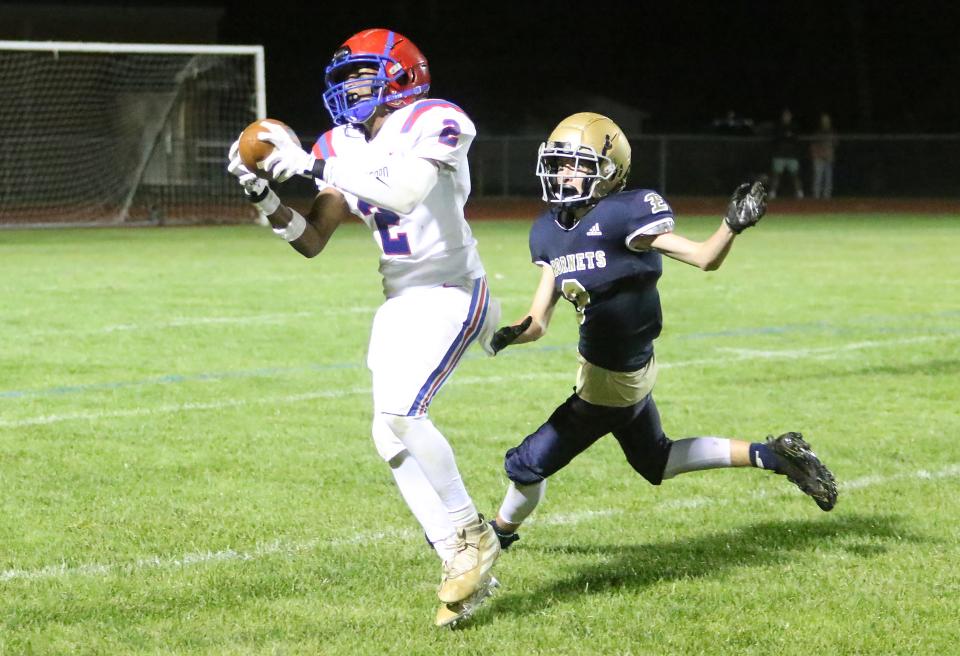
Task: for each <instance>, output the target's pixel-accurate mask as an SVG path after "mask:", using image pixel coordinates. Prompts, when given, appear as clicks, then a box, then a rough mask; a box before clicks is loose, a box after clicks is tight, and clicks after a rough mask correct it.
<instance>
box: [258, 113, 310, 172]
mask: <svg viewBox="0 0 960 656" xmlns="http://www.w3.org/2000/svg"><path fill="white" fill-rule="evenodd" d="M260 125H261V126H263V132H260V133H258V134H257V137H258V138H259V139H260V140H262V141H266V142H268V143H272V144H273V152H272V153H270V154H269V155H268V156H267V157H266V159H264V160H263V162H262V164H261V168H263V170H265V171H267V172H268V173H269V174H270V177H271V178H273V179H274V180H276V181H277V182H286V181H287V180H289V179H290V178H292V177H293V176H295V175H302V176H304V177H312V174H311V170H312V169H313V164H314V162H316V161H317V158H316V157H314V156H313V155H311V154H310V153H308V152H305V151H304V150H303V149H302V148H301V147H300V144H298V143H297V142H295V141H294V140H293V137H291V136H290V133H288V132H287V131H286V129H284V128H283V127H282V126H280V125H277V124H276V123H271V122H269V121H262V122H261V123H260Z"/></svg>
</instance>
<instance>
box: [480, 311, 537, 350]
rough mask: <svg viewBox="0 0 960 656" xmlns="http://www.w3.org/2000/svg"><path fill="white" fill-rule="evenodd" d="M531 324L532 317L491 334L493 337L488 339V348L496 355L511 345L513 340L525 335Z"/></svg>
mask: <svg viewBox="0 0 960 656" xmlns="http://www.w3.org/2000/svg"><path fill="white" fill-rule="evenodd" d="M531 323H533V317H527V318H526V319H524V320H523V321H521V322H520V323H518V324H517V325H515V326H504V327H503V328H500V329H498V330H497V332H495V333H493V337H491V338H490V348H491V349H493V354H494V355H496V354H497V353H499V352H500V351H502V350H503V349H505V348H507V347H508V346H510V345H511V344H513V340H515V339H516V338H517V337H519V336H520V335H522V334H523V333H525V332H526V331H527V328H529V327H530V324H531Z"/></svg>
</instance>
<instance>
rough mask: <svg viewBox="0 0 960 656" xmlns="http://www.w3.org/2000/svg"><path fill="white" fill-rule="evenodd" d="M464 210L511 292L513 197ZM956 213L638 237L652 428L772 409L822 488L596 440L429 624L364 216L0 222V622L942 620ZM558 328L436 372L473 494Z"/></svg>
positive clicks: (55, 647)
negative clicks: (649, 332)
mask: <svg viewBox="0 0 960 656" xmlns="http://www.w3.org/2000/svg"><path fill="white" fill-rule="evenodd" d="M715 225H716V220H715V219H710V220H707V219H697V218H683V219H681V221H680V223H679V226H678V231H679V232H680V233H681V234H686V235H688V236H691V237H695V238H701V237H705V236H706V235H707V234H709V232H710V231H711V230H712V229H713V227H715ZM474 229H475V233H476V235H477V237H478V239H479V241H480V250H481V254H482V256H483V259H484V262H485V265H486V268H487V271H488V275H489V279H490V283H491V287H492V289H493V292H494V293H495V294H496V295H498V296H500V297H502V298H503V301H504V312H505V316H506V317H507V318H514V317H517V318H519V317H520V316H521V315H522V313H523V312H524V310H525V309H526V306H527V302H528V299H529V295H530V294H531V293H532V291H533V288H534V287H535V285H536V282H537V279H538V273H537V271H536V270H535V267H534V266H533V265H531V264H530V263H529V258H528V254H527V250H526V242H527V240H526V231H527V224H526V223H524V222H503V223H499V222H481V223H477V224H475V226H474ZM958 243H960V224H958V217H947V216H942V217H907V216H898V217H891V216H884V217H865V216H849V217H847V216H829V217H826V216H825V217H815V216H791V217H783V218H780V217H776V216H775V215H774V216H770V217H768V218H767V219H765V221H764V223H763V224H762V225H761V226H760V227H759V228H757V229H755V230H751V231H749V232H747V233H745V234H744V235H743V236H742V237H741V238H739V239H738V240H737V243H736V244H735V247H734V249H733V251H732V253H731V255H730V257H729V259H728V261H727V263H726V264H725V265H724V266H723V268H722V269H721V270H719V271H717V272H714V273H703V272H701V271H698V270H696V269H693V268H692V267H687V266H685V265H682V264H679V263H676V262H670V261H668V262H666V263H665V272H664V277H663V279H662V281H661V284H660V289H661V294H662V298H663V309H664V319H665V328H664V332H663V335H662V336H661V338H660V339H659V340H658V342H657V353H658V359H659V362H660V364H661V367H662V369H661V373H660V379H659V381H658V385H657V390H656V396H657V402H658V405H659V408H660V411H661V414H662V418H663V422H664V427H665V429H666V431H667V433H668V434H669V435H671V436H674V437H683V436H688V435H727V436H734V437H742V438H746V439H759V438H762V437H764V436H765V435H766V434H767V433H771V432H779V431H783V430H800V431H802V432H803V433H804V434H805V435H806V436H807V437H808V439H809V440H810V441H811V443H812V444H813V445H814V447H815V448H816V450H817V452H818V453H819V454H820V455H821V456H822V457H823V458H824V460H825V461H826V462H827V463H828V464H829V465H830V466H831V467H832V469H833V470H834V472H835V473H836V476H837V478H838V480H839V481H840V490H841V492H840V500H839V503H838V506H837V508H836V509H835V510H834V511H833V512H832V513H829V514H827V513H823V512H821V511H820V510H818V509H817V507H816V506H815V505H814V503H813V502H812V501H811V500H810V499H808V498H806V497H804V496H803V495H802V494H800V492H799V491H797V490H796V489H795V488H793V487H792V486H790V485H789V484H788V483H787V482H786V481H785V480H784V479H782V478H779V477H776V476H772V475H767V474H765V473H764V472H760V471H756V470H737V471H734V470H725V471H711V472H703V473H698V474H691V475H688V476H684V477H680V478H678V479H674V480H672V481H669V482H667V483H666V484H664V485H663V486H662V487H659V488H654V487H651V486H649V485H647V484H646V483H645V482H644V481H643V480H642V479H640V478H639V477H637V476H636V475H635V474H633V473H632V470H631V469H630V468H629V466H628V465H627V464H626V463H625V462H624V461H623V458H622V456H621V455H620V453H619V451H618V449H617V448H616V445H615V442H614V441H613V440H610V439H607V440H602V441H601V442H600V443H598V444H597V445H596V446H595V447H594V448H593V449H591V450H590V451H588V452H587V453H585V454H584V455H583V456H582V457H581V458H579V459H578V460H576V461H575V462H574V463H573V464H572V465H571V466H570V467H569V468H568V469H566V470H564V471H562V472H560V473H559V474H558V475H556V476H555V477H554V478H553V479H552V480H551V482H550V486H549V492H548V495H547V499H546V500H545V501H544V503H543V504H542V506H541V507H540V508H539V509H538V511H537V514H536V515H535V517H534V519H533V521H532V522H531V523H530V524H529V525H528V526H526V527H524V531H523V539H522V540H521V541H520V542H519V543H518V544H517V545H516V546H515V548H514V549H513V550H511V551H510V552H509V553H507V554H505V556H504V557H503V559H502V560H501V562H500V564H499V566H498V572H499V574H498V575H499V577H500V579H501V581H502V583H503V589H502V591H501V592H500V594H499V595H498V596H497V597H495V598H494V599H493V600H492V601H491V602H490V603H489V604H488V606H487V607H485V608H484V609H483V610H482V612H481V613H480V614H478V616H477V617H476V618H474V620H473V621H472V622H471V623H470V624H469V625H468V626H466V627H464V628H463V629H461V630H458V631H454V632H451V631H447V630H444V631H439V630H436V629H434V628H433V627H432V620H433V614H434V612H435V609H436V597H435V594H434V591H435V586H436V583H437V581H438V578H439V564H438V562H437V561H436V559H435V557H434V556H433V555H432V554H431V553H430V552H429V551H428V550H427V548H426V547H425V545H424V542H423V537H422V535H421V534H420V532H419V531H418V529H417V527H416V524H415V522H414V520H413V519H412V517H411V516H410V515H409V512H408V511H407V510H406V508H405V506H404V505H403V503H402V501H401V500H400V498H399V495H398V494H397V492H396V491H395V489H394V487H393V483H392V478H391V476H390V474H389V471H388V470H387V468H386V466H385V465H384V463H383V462H382V461H380V460H379V459H378V457H377V455H376V452H375V450H374V448H373V445H372V442H371V440H370V437H369V431H368V424H369V414H370V398H369V377H368V373H367V371H366V369H365V368H364V355H365V349H366V339H367V336H368V333H369V324H370V320H371V317H372V315H373V311H374V309H375V308H376V306H377V305H378V303H379V302H380V299H381V294H380V282H379V276H378V274H377V272H376V251H375V246H374V244H373V242H372V240H371V239H370V236H369V234H368V233H367V232H366V231H365V230H364V229H362V228H361V227H358V226H349V227H345V228H344V229H342V230H341V231H340V232H339V233H338V234H337V235H335V236H334V238H333V241H332V242H331V245H330V248H329V251H328V252H326V253H323V254H321V255H320V256H319V257H318V258H316V259H314V260H305V259H303V258H301V257H300V256H298V255H296V254H295V253H294V252H293V251H291V250H290V249H289V247H287V246H286V245H285V244H284V243H283V242H282V241H280V240H278V239H277V238H275V237H273V236H272V235H271V234H270V233H269V231H267V230H265V229H263V228H256V227H218V228H184V229H173V228H170V229H143V230H133V229H128V230H56V231H5V232H0V344H2V347H0V381H2V382H0V654H3V655H7V654H11V655H13V654H17V655H19V654H64V653H71V654H160V653H162V654H383V653H390V654H474V653H490V654H504V655H507V654H667V653H669V654H947V653H954V652H955V651H956V649H957V647H956V640H957V635H958V632H960V621H958V619H957V618H958V617H960V567H958V566H957V563H958V561H960V548H958V529H957V526H960V507H958V504H957V503H956V501H955V499H956V497H957V495H958V494H960V446H958V442H957V436H958V434H960V410H958V408H960V377H958V374H960V357H958V355H960V302H958V301H960V258H958V257H957V244H958ZM575 344H576V326H575V323H574V319H573V312H572V309H571V308H569V307H567V306H566V304H564V305H563V306H562V307H560V308H558V312H557V314H556V316H555V320H554V324H553V326H552V327H551V332H550V334H549V335H547V337H545V338H544V339H543V340H541V341H540V342H537V343H535V344H531V345H527V346H521V347H516V348H511V349H508V350H507V351H506V352H504V353H503V354H502V355H501V356H498V357H497V358H495V359H489V358H486V357H483V356H482V354H481V353H480V352H479V349H472V350H471V352H470V353H469V354H468V356H467V357H466V358H465V360H464V361H463V363H462V365H461V367H460V369H459V371H458V372H457V373H456V374H455V375H454V377H453V378H452V379H451V381H450V383H449V384H448V385H447V387H446V388H445V389H444V390H443V392H441V394H439V395H438V397H437V400H436V402H435V403H434V406H433V408H432V411H431V414H432V416H433V418H434V421H435V423H436V424H437V425H438V427H439V428H440V429H441V430H443V431H444V432H445V433H446V434H447V436H448V437H449V438H450V440H451V442H452V443H453V445H454V448H455V450H456V453H457V456H458V460H459V463H460V467H461V471H462V473H463V475H464V477H465V480H466V482H467V485H468V488H469V490H470V491H471V493H472V495H473V497H474V499H475V501H476V502H477V504H478V506H479V507H480V508H481V509H482V510H483V511H484V512H487V513H492V512H495V510H496V508H497V506H498V505H499V501H500V498H501V496H502V493H503V489H504V485H505V477H504V474H503V472H502V456H503V452H504V451H505V450H506V449H507V448H509V447H510V446H512V445H514V444H515V443H516V442H517V441H519V439H520V438H522V437H523V436H524V435H525V434H526V433H527V432H529V431H531V430H533V429H534V428H535V427H536V426H537V425H539V423H540V422H542V421H543V420H544V419H545V418H546V417H547V415H548V414H549V413H550V411H551V410H552V409H553V408H554V407H555V405H556V404H557V403H559V402H560V401H562V400H563V399H564V398H565V397H566V395H567V394H568V393H569V389H570V386H571V385H572V382H573V374H574V369H575V360H574V358H575Z"/></svg>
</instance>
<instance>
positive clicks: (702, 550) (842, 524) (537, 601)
mask: <svg viewBox="0 0 960 656" xmlns="http://www.w3.org/2000/svg"><path fill="white" fill-rule="evenodd" d="M582 536H583V537H584V538H588V537H589V533H587V532H584V533H582ZM865 539H868V540H869V541H870V544H869V545H865V544H864V540H865ZM878 541H879V543H878ZM887 541H889V542H891V543H892V542H897V543H903V542H904V541H906V542H924V541H929V539H928V538H925V537H923V536H918V535H911V534H909V533H908V532H907V531H905V530H904V529H903V528H902V527H901V526H900V522H899V518H898V517H896V516H888V515H863V516H856V515H854V516H850V515H845V516H838V517H829V518H824V519H818V520H789V521H777V522H765V523H763V524H754V525H751V526H743V527H739V528H736V529H732V530H729V531H723V532H718V533H711V534H708V535H703V536H700V537H695V538H690V539H682V540H676V541H669V542H657V543H652V544H640V545H604V544H586V545H584V544H565V545H535V544H524V543H523V542H520V543H518V545H517V547H514V548H518V547H519V549H525V550H526V551H527V552H533V553H534V554H535V555H536V557H538V558H540V559H541V560H542V563H543V565H544V567H546V568H551V567H554V566H555V565H554V563H556V562H557V560H558V557H560V558H562V557H565V556H571V555H574V556H583V560H584V561H586V562H585V563H583V564H568V565H561V566H560V567H559V568H558V571H557V577H556V578H555V580H553V582H551V583H548V584H547V585H544V586H542V587H539V588H537V589H533V590H528V591H520V590H511V589H510V588H509V584H507V586H508V587H507V589H506V590H504V593H502V594H501V595H500V596H498V597H497V598H496V599H494V601H493V603H491V604H490V606H491V608H490V609H489V610H488V612H486V613H483V614H482V615H481V616H478V617H477V618H476V619H477V620H479V623H482V622H484V621H486V619H492V618H493V617H494V616H495V615H498V614H510V615H522V614H528V613H536V612H539V611H541V610H542V609H543V607H544V606H545V605H550V604H553V603H556V602H558V601H563V600H564V599H567V598H572V597H575V596H582V595H588V594H596V593H598V592H604V591H606V590H610V589H612V588H630V589H639V588H645V587H649V586H652V585H655V584H659V583H662V582H664V581H672V580H678V579H691V578H713V577H719V576H722V575H724V574H725V573H726V572H728V571H729V570H732V569H734V568H741V567H758V566H770V565H777V564H789V563H792V562H795V561H796V560H797V559H798V558H803V553H802V552H811V551H819V552H845V553H849V554H854V555H856V556H858V557H861V558H865V557H873V556H878V555H880V554H882V553H884V552H885V551H886V550H887V546H886V544H884V542H887ZM511 555H512V554H511V553H510V552H507V553H505V554H504V556H503V557H502V558H501V561H500V567H499V569H500V571H501V572H504V571H505V570H508V568H509V564H508V563H509V559H510V556H511ZM591 560H592V561H593V562H590V561H591ZM504 564H506V565H507V567H503V565H504ZM571 570H574V571H571ZM502 578H506V577H502Z"/></svg>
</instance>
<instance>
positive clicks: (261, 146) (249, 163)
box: [240, 118, 300, 175]
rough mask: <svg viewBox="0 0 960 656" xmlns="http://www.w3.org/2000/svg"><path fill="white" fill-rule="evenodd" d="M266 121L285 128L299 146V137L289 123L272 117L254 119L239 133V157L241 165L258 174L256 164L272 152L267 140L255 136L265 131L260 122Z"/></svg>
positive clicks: (270, 144)
mask: <svg viewBox="0 0 960 656" xmlns="http://www.w3.org/2000/svg"><path fill="white" fill-rule="evenodd" d="M264 121H267V122H269V123H276V124H277V125H279V126H281V127H282V128H283V129H284V130H286V131H287V132H288V133H289V134H290V136H291V137H293V140H294V142H295V143H296V144H297V145H298V146H299V145H300V139H298V138H297V134H296V133H295V132H294V131H293V130H292V129H291V128H290V126H289V125H287V124H286V123H284V122H283V121H278V120H277V119H274V118H262V119H258V120H256V121H254V122H253V123H251V124H250V125H248V126H247V127H246V128H244V130H243V132H242V133H241V134H240V159H241V160H243V165H244V166H246V167H247V168H248V169H250V170H251V171H253V172H254V173H257V174H258V175H259V172H260V167H259V166H257V165H258V164H259V163H260V162H262V161H263V160H264V159H265V158H266V157H267V155H269V154H270V153H272V152H273V144H272V143H270V142H268V141H261V140H260V139H259V138H257V135H258V134H259V133H261V132H264V131H265V128H264V127H263V126H262V125H260V123H262V122H264Z"/></svg>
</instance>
